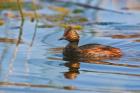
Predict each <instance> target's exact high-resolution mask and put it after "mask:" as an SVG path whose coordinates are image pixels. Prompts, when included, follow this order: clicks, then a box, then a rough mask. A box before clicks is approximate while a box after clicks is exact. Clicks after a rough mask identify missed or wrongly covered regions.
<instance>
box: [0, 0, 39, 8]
mask: <svg viewBox="0 0 140 93" xmlns="http://www.w3.org/2000/svg"><path fill="white" fill-rule="evenodd" d="M20 3H21V5H22V7H23V8H24V9H28V10H33V4H32V2H21V1H20ZM36 8H37V9H41V8H42V7H41V5H39V4H36ZM3 9H11V10H18V6H17V2H16V1H15V0H14V1H13V2H12V1H11V2H9V0H8V1H6V0H5V1H0V10H3Z"/></svg>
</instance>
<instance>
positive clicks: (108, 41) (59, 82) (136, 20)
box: [0, 0, 140, 93]
mask: <svg viewBox="0 0 140 93" xmlns="http://www.w3.org/2000/svg"><path fill="white" fill-rule="evenodd" d="M53 1H55V2H53ZM59 1H60V2H59ZM67 1H68V0H52V1H51V0H46V1H45V0H42V1H41V0H40V1H39V0H38V2H37V4H38V5H40V6H42V8H40V9H37V10H36V11H35V10H34V11H35V12H34V11H33V14H34V13H38V14H40V15H47V16H45V17H44V16H42V17H39V19H38V21H36V19H34V18H32V16H27V15H28V14H30V15H31V13H32V11H31V10H28V9H25V10H24V11H25V12H26V16H25V20H24V22H22V20H21V18H20V17H19V16H18V15H20V14H19V12H18V10H11V9H1V10H0V18H1V20H2V21H3V24H2V25H0V93H140V7H139V4H140V1H139V0H77V1H76V0H71V2H73V3H67ZM69 1H70V0H69ZM132 1H133V2H132ZM26 2H28V3H29V2H30V1H26ZM78 3H80V4H78ZM86 5H88V6H86ZM52 6H55V8H52ZM56 6H59V7H61V8H57V9H56ZM91 6H96V7H100V9H95V8H94V7H91ZM50 7H51V8H50ZM62 7H63V8H64V9H63V8H62ZM65 8H66V9H65ZM76 9H77V10H76ZM56 10H57V11H56ZM66 10H68V11H70V13H69V14H67V15H66V17H65V18H64V19H63V20H59V19H55V18H58V17H59V16H58V15H59V14H62V13H64V12H65V11H66ZM73 11H75V12H73ZM48 15H51V16H53V15H55V16H54V17H53V18H52V17H49V18H48ZM68 16H70V17H68ZM73 18H76V19H78V18H84V19H81V20H82V22H81V20H80V21H79V20H76V19H74V20H73ZM85 19H86V20H85ZM54 20H55V21H54ZM58 20H59V21H58ZM64 20H65V21H64ZM69 20H70V22H67V21H69ZM83 20H84V21H83ZM71 21H72V22H71ZM65 22H66V23H67V24H75V25H77V24H78V25H81V26H82V27H83V28H82V29H80V30H79V32H78V33H79V34H80V43H79V45H84V44H88V43H99V44H104V45H109V46H113V47H117V48H120V49H121V50H122V52H123V56H122V57H121V58H120V59H116V60H102V61H95V62H91V63H88V62H69V61H64V60H63V54H62V50H63V48H64V47H65V46H66V44H67V43H68V42H67V41H59V40H58V39H59V38H60V37H61V36H62V35H63V32H64V28H63V27H61V26H59V25H58V24H62V23H63V24H64V23H65ZM22 23H23V24H22ZM50 25H51V26H50ZM21 31H22V32H23V33H22V35H21V38H22V42H20V44H16V41H17V38H18V37H19V32H21Z"/></svg>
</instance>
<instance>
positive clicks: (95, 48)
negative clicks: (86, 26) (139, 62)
mask: <svg viewBox="0 0 140 93" xmlns="http://www.w3.org/2000/svg"><path fill="white" fill-rule="evenodd" d="M79 38H80V37H79V35H78V33H77V32H76V29H75V28H73V26H68V27H67V28H65V31H64V35H63V37H62V38H60V40H67V41H69V44H68V45H67V46H66V47H65V48H64V50H63V55H64V60H82V61H83V60H91V59H92V60H103V59H116V58H120V57H121V56H122V52H121V50H120V49H119V48H114V47H111V46H106V45H101V44H86V45H82V46H78V42H79Z"/></svg>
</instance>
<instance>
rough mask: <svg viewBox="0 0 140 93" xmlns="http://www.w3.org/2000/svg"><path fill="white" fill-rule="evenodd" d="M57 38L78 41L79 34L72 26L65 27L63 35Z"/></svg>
mask: <svg viewBox="0 0 140 93" xmlns="http://www.w3.org/2000/svg"><path fill="white" fill-rule="evenodd" d="M59 40H68V41H69V42H78V41H79V35H78V33H77V32H76V29H74V28H73V27H72V26H68V27H67V28H65V31H64V35H63V37H61V38H60V39H59Z"/></svg>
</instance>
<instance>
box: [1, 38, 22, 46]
mask: <svg viewBox="0 0 140 93" xmlns="http://www.w3.org/2000/svg"><path fill="white" fill-rule="evenodd" d="M0 42H2V43H11V44H16V43H17V42H18V39H13V38H2V37H0ZM20 43H23V41H22V40H21V41H20Z"/></svg>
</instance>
